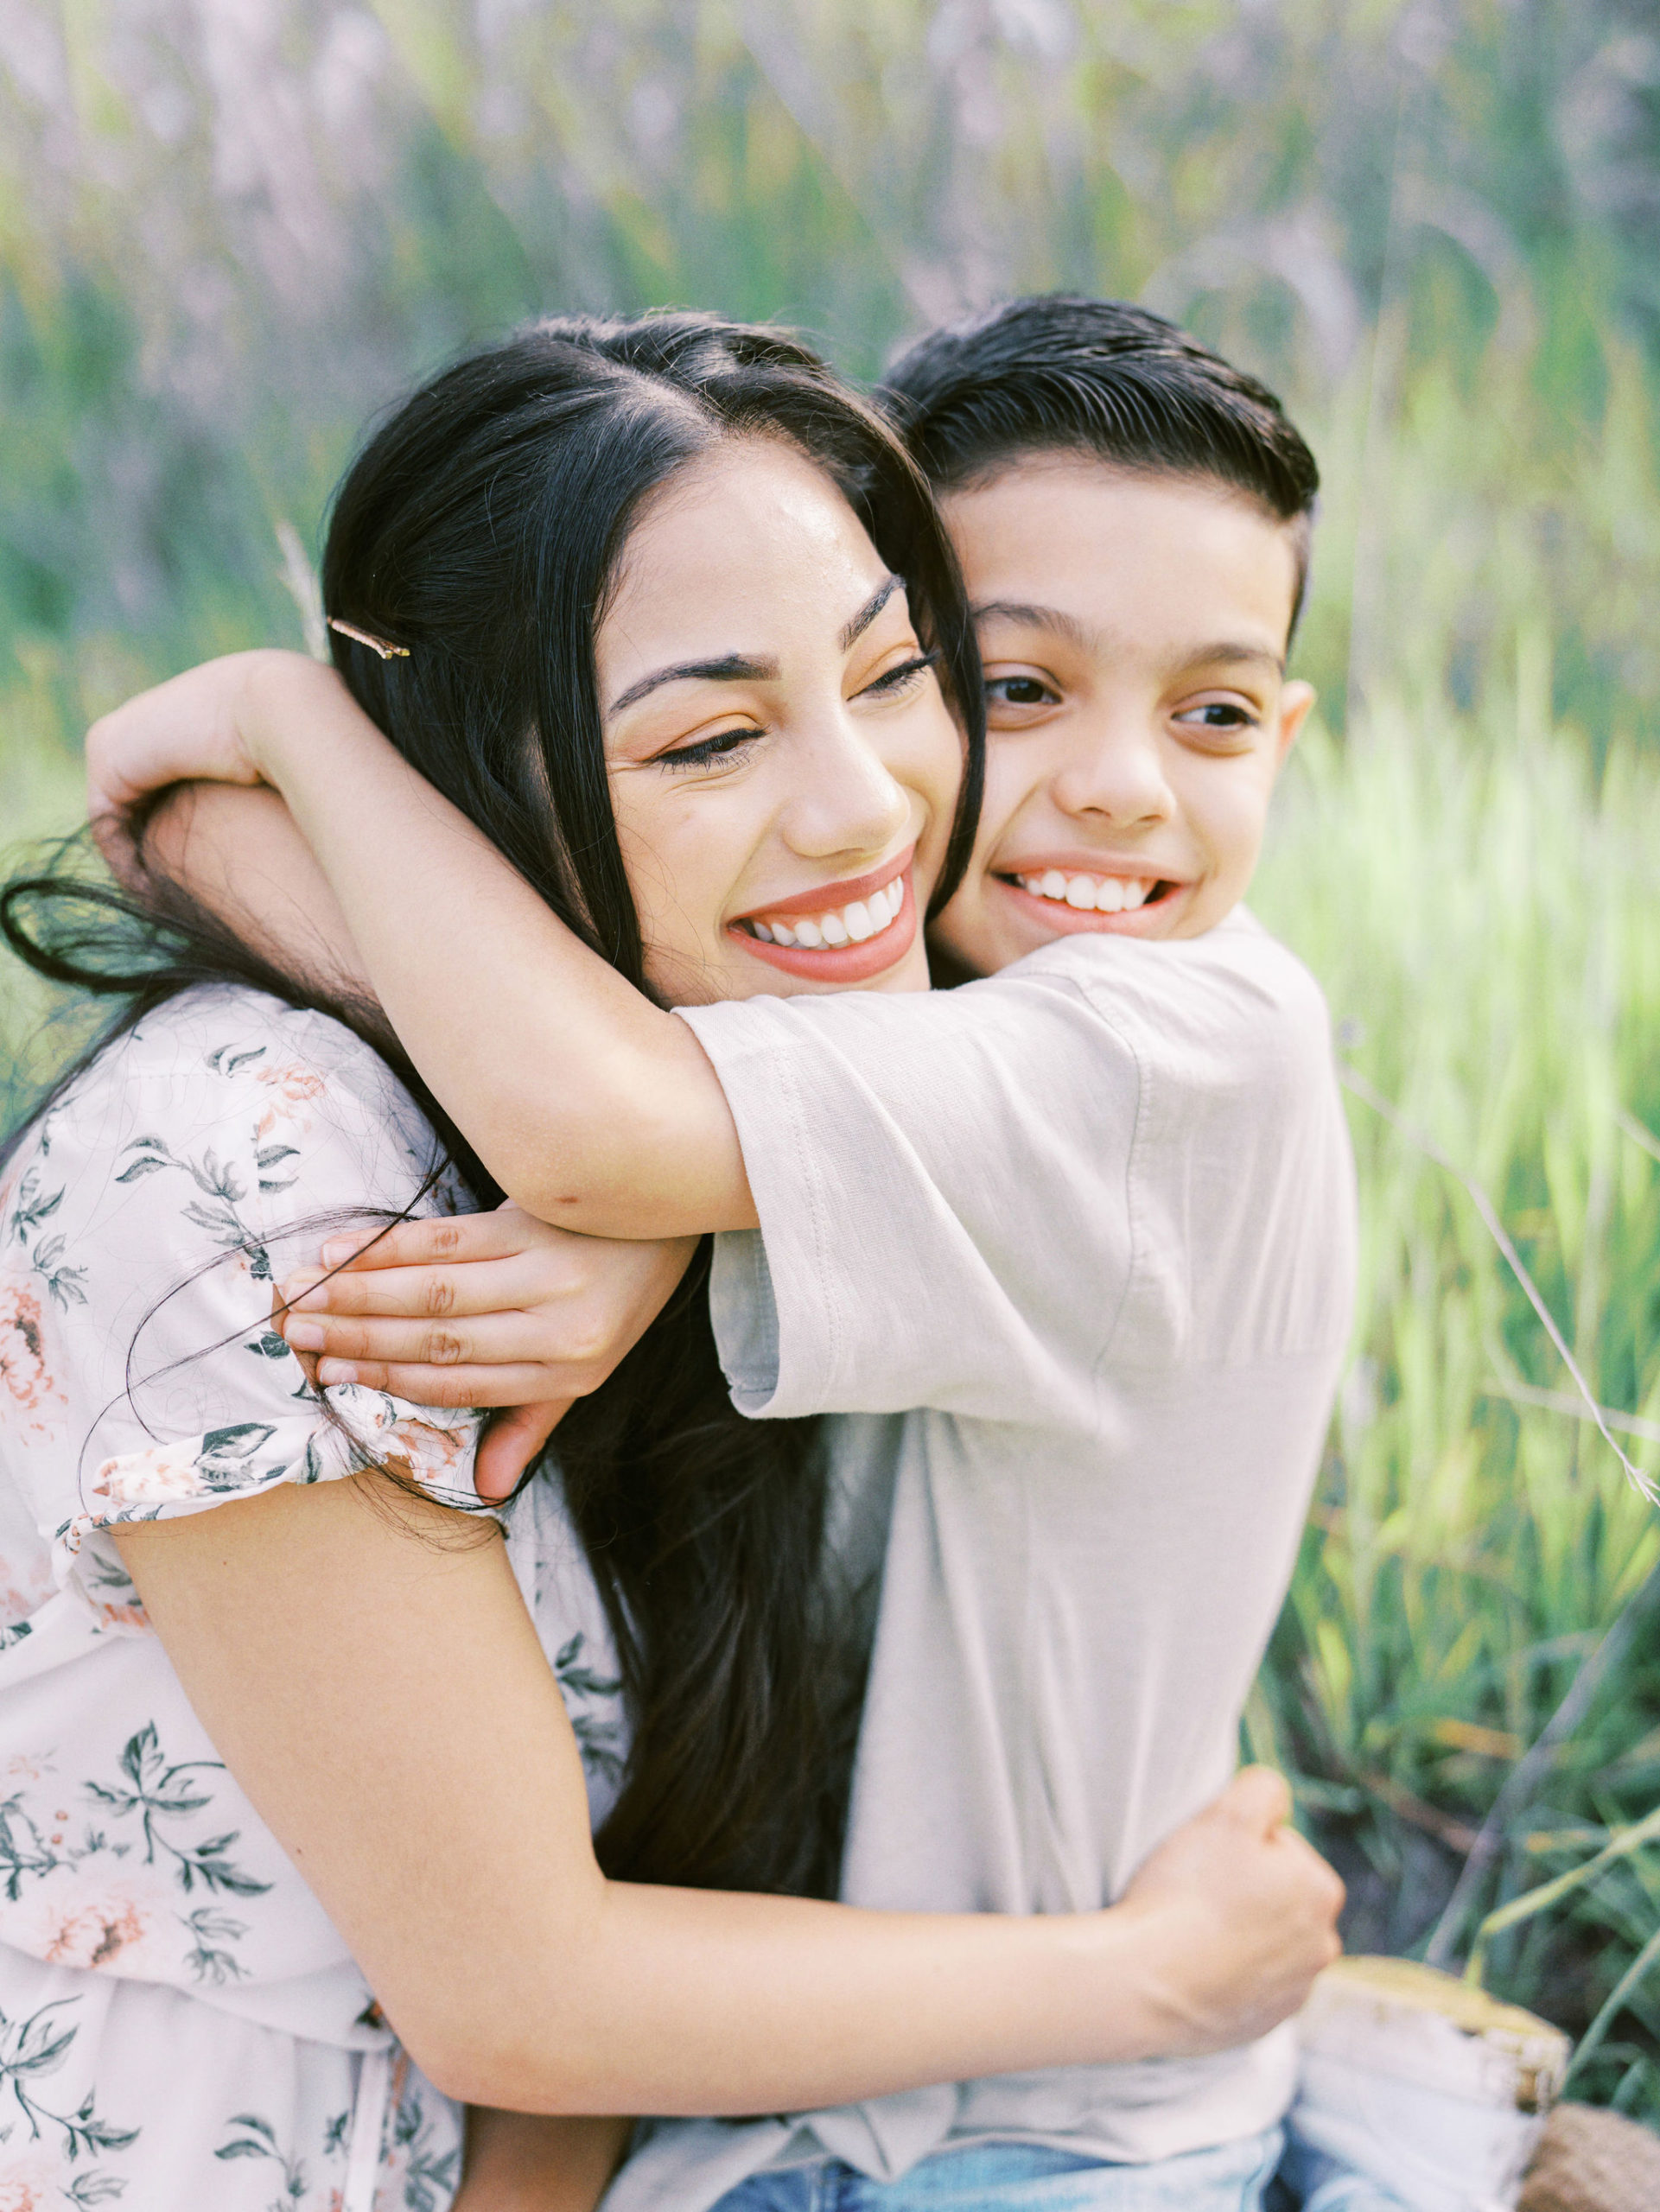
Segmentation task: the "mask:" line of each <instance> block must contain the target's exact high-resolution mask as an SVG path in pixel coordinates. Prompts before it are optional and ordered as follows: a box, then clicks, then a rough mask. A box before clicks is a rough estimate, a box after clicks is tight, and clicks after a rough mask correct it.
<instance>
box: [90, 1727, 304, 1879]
mask: <svg viewBox="0 0 1660 2212" xmlns="http://www.w3.org/2000/svg"><path fill="white" fill-rule="evenodd" d="M121 1769H122V1771H123V1773H124V1775H125V1776H126V1777H127V1780H128V1782H129V1783H130V1785H131V1786H130V1788H129V1789H121V1788H119V1787H117V1788H113V1789H112V1788H110V1787H108V1786H107V1785H106V1784H105V1783H101V1782H89V1783H87V1784H86V1788H87V1789H88V1790H89V1791H90V1792H91V1794H92V1796H93V1797H95V1798H96V1799H97V1800H98V1802H99V1804H100V1805H107V1806H108V1807H109V1808H110V1810H111V1814H112V1815H114V1817H115V1818H116V1819H117V1820H118V1821H124V1820H129V1819H130V1818H131V1816H132V1815H134V1814H135V1813H136V1814H137V1815H138V1817H139V1821H140V1823H141V1825H142V1827H143V1832H144V1863H145V1865H146V1866H154V1865H155V1863H156V1853H157V1852H158V1851H161V1852H164V1853H167V1854H168V1856H169V1858H170V1859H172V1860H173V1862H174V1872H175V1873H176V1874H177V1876H178V1878H179V1881H180V1883H181V1885H182V1887H183V1889H184V1891H185V1892H186V1894H187V1895H188V1894H189V1892H190V1891H192V1890H194V1887H195V1885H196V1884H197V1883H198V1882H200V1884H201V1885H202V1887H203V1888H204V1889H207V1890H225V1891H229V1893H230V1894H231V1895H232V1897H264V1894H265V1892H266V1891H267V1890H269V1889H270V1883H269V1882H257V1881H256V1880H255V1879H254V1878H253V1877H252V1875H251V1874H245V1873H243V1872H241V1871H240V1870H239V1868H237V1867H235V1866H232V1864H231V1862H230V1860H229V1859H227V1858H226V1853H227V1852H228V1851H229V1849H230V1847H231V1846H232V1844H233V1843H235V1842H236V1840H238V1837H239V1834H241V1831H240V1830H239V1829H238V1828H232V1829H230V1830H229V1831H227V1833H226V1834H224V1835H216V1836H212V1837H209V1838H208V1839H207V1840H206V1841H204V1842H201V1843H191V1844H182V1845H181V1844H176V1843H175V1842H174V1841H173V1840H171V1838H170V1837H169V1836H166V1835H164V1834H162V1832H161V1828H160V1826H159V1823H160V1822H162V1821H172V1820H182V1819H183V1818H184V1817H185V1816H186V1815H188V1814H191V1813H200V1812H202V1811H203V1810H205V1809H206V1808H207V1806H209V1805H211V1804H212V1803H213V1797H212V1795H211V1794H210V1793H207V1792H204V1790H203V1789H202V1785H201V1784H200V1783H199V1782H190V1781H187V1780H186V1779H185V1777H187V1776H188V1775H194V1774H196V1773H198V1772H200V1771H201V1770H204V1769H206V1770H211V1771H213V1772H216V1773H220V1774H222V1773H223V1772H224V1770H225V1767H224V1762H223V1760H220V1759H184V1760H181V1762H180V1763H179V1764H177V1765H175V1766H169V1764H168V1762H167V1759H166V1757H165V1755H164V1754H163V1752H162V1747H161V1743H160V1740H159V1738H158V1737H157V1735H156V1724H155V1722H154V1721H153V1720H152V1721H149V1722H147V1723H146V1725H145V1726H143V1728H141V1729H140V1730H139V1731H138V1732H137V1735H136V1736H130V1737H129V1738H128V1739H127V1744H126V1748H125V1749H124V1751H123V1752H122V1754H121Z"/></svg>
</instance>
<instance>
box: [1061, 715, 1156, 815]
mask: <svg viewBox="0 0 1660 2212" xmlns="http://www.w3.org/2000/svg"><path fill="white" fill-rule="evenodd" d="M1050 789H1051V791H1053V796H1054V801H1055V804H1056V805H1057V806H1058V807H1059V809H1060V810H1061V812H1062V813H1063V814H1072V815H1084V814H1098V815H1103V816H1104V817H1106V818H1107V819H1108V820H1109V821H1110V822H1111V823H1114V824H1116V826H1117V827H1119V828H1121V829H1129V828H1131V827H1133V826H1134V825H1135V823H1144V822H1164V821H1167V820H1168V819H1169V817H1170V816H1171V815H1172V814H1173V812H1174V811H1175V798H1174V796H1173V793H1172V791H1171V789H1170V785H1169V784H1168V782H1167V779H1166V777H1165V772H1164V762H1163V760H1162V758H1161V747H1160V746H1159V743H1158V741H1157V739H1156V738H1155V737H1154V735H1153V734H1152V733H1151V732H1141V731H1134V732H1132V731H1127V730H1122V729H1120V730H1116V731H1110V732H1108V733H1106V734H1103V735H1102V736H1100V737H1098V738H1097V741H1095V742H1094V743H1092V744H1091V745H1089V746H1087V747H1078V748H1077V749H1075V750H1073V751H1072V752H1071V753H1069V754H1068V755H1067V757H1066V759H1065V760H1064V761H1063V762H1062V763H1061V764H1060V766H1059V768H1058V769H1057V770H1056V772H1055V774H1054V777H1053V779H1052V782H1051V785H1050Z"/></svg>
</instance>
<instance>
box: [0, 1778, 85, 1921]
mask: <svg viewBox="0 0 1660 2212" xmlns="http://www.w3.org/2000/svg"><path fill="white" fill-rule="evenodd" d="M101 1841H102V1839H101V1838H91V1839H89V1840H88V1844H87V1848H86V1850H84V1851H77V1850H75V1849H73V1847H72V1848H70V1849H67V1850H60V1849H58V1848H57V1847H55V1846H54V1845H52V1844H49V1843H48V1841H47V1840H46V1838H45V1836H44V1835H43V1834H42V1833H41V1830H40V1829H39V1828H38V1827H36V1826H35V1821H34V1819H33V1817H32V1816H31V1815H29V1813H28V1812H26V1811H25V1810H24V1808H23V1793H22V1790H19V1791H17V1793H16V1795H15V1796H10V1797H8V1798H7V1799H6V1800H5V1801H4V1802H3V1803H0V1889H3V1890H4V1891H5V1894H6V1897H7V1899H8V1901H9V1902H10V1904H16V1903H17V1900H18V1899H19V1898H20V1897H22V1893H23V1883H24V1880H25V1878H26V1877H28V1876H29V1875H30V1874H33V1875H35V1876H36V1877H37V1878H43V1877H44V1876H46V1875H48V1874H50V1873H53V1872H55V1870H56V1869H57V1868H58V1867H60V1866H73V1865H74V1864H75V1862H76V1861H77V1860H78V1859H85V1858H86V1857H87V1856H88V1854H89V1853H91V1852H92V1851H95V1850H97V1849H98V1848H99V1845H100V1843H101Z"/></svg>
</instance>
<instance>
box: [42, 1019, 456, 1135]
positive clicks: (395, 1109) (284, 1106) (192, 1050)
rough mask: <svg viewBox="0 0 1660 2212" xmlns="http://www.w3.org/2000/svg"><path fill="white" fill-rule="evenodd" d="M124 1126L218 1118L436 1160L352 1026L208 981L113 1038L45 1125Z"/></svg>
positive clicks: (206, 1122)
mask: <svg viewBox="0 0 1660 2212" xmlns="http://www.w3.org/2000/svg"><path fill="white" fill-rule="evenodd" d="M112 1105H113V1106H115V1107H117V1108H118V1115H117V1119H118V1122H119V1123H120V1124H122V1125H124V1124H125V1123H126V1122H128V1121H129V1120H130V1116H131V1115H132V1113H133V1112H134V1111H135V1110H137V1109H140V1108H143V1109H148V1110H149V1114H150V1116H151V1117H152V1118H154V1117H155V1116H157V1115H159V1116H162V1119H163V1120H164V1121H165V1122H168V1123H169V1124H172V1125H174V1126H175V1127H176V1126H178V1125H180V1124H185V1125H192V1126H194V1125H200V1126H202V1127H204V1128H207V1127H211V1126H212V1125H213V1123H214V1122H217V1121H219V1120H220V1119H229V1120H234V1121H235V1122H238V1123H239V1124H240V1123H241V1122H243V1121H245V1120H246V1119H247V1118H248V1117H249V1116H251V1117H252V1118H251V1126H253V1127H255V1128H259V1127H261V1126H262V1125H263V1126H266V1127H269V1128H275V1127H276V1125H277V1124H278V1123H283V1124H287V1125H289V1127H290V1128H291V1130H293V1131H295V1132H296V1133H299V1134H309V1133H310V1132H311V1131H312V1130H313V1129H315V1128H317V1127H319V1126H321V1127H323V1128H328V1129H329V1130H331V1131H333V1132H336V1133H339V1134H340V1135H348V1136H353V1137H361V1136H363V1135H367V1134H368V1133H369V1132H370V1131H371V1130H373V1129H379V1130H383V1131H385V1132H386V1133H388V1134H389V1135H393V1136H395V1137H396V1138H398V1140H400V1141H402V1143H403V1144H404V1147H406V1148H407V1149H409V1150H410V1152H411V1153H412V1154H420V1155H426V1154H429V1153H430V1151H431V1148H432V1131H431V1128H430V1125H429V1123H428V1122H427V1121H426V1118H425V1116H423V1114H422V1113H421V1111H420V1109H419V1108H418V1107H417V1105H416V1103H415V1101H414V1100H413V1099H412V1098H411V1097H410V1095H409V1093H408V1091H407V1090H405V1089H404V1085H403V1084H401V1083H400V1082H399V1081H398V1077H396V1076H395V1075H394V1074H393V1072H392V1071H391V1068H389V1067H388V1066H387V1065H386V1063H385V1060H383V1059H382V1058H381V1057H380V1055H379V1054H378V1052H375V1051H374V1049H373V1047H372V1046H370V1045H368V1044H366V1042H365V1041H364V1040H363V1039H362V1038H360V1037H359V1036H358V1035H357V1034H356V1033H354V1032H353V1030H351V1029H349V1028H347V1026H346V1024H345V1023H344V1022H341V1021H339V1020H335V1019H334V1017H333V1016H332V1015H329V1014H321V1013H319V1012H318V1011H316V1010H315V1008H312V1007H295V1006H290V1005H289V1004H287V1003H286V1002H285V1001H283V1000H281V999H278V998H274V997H272V996H271V995H270V994H269V993H268V992H265V991H259V990H255V989H253V988H251V987H249V986H247V985H244V984H237V983H208V984H203V985H200V986H199V987H198V988H196V989H194V990H191V991H185V992H181V993H180V995H178V996H177V997H175V998H172V999H169V1000H168V1001H166V1002H165V1003H164V1004H163V1005H162V1006H159V1007H154V1008H153V1009H152V1010H151V1011H150V1012H149V1013H148V1014H144V1015H143V1017H142V1018H141V1019H140V1020H138V1021H137V1022H135V1023H134V1024H133V1025H132V1027H130V1028H129V1029H127V1030H125V1031H124V1032H123V1033H121V1034H120V1035H118V1036H117V1037H116V1038H114V1039H112V1040H111V1042H110V1044H108V1045H107V1046H105V1048H104V1050H103V1051H102V1052H99V1054H98V1055H97V1057H96V1058H94V1059H93V1060H92V1062H91V1064H90V1065H88V1066H87V1067H86V1068H85V1069H84V1070H83V1071H81V1073H80V1075H79V1076H78V1077H76V1078H75V1080H74V1081H73V1083H72V1084H70V1085H69V1086H68V1087H67V1090H64V1091H63V1092H62V1093H60V1096H59V1097H58V1098H57V1100H56V1101H55V1102H54V1104H53V1106H52V1109H51V1110H50V1112H49V1114H48V1116H47V1117H46V1119H47V1121H48V1123H52V1124H56V1125H57V1127H58V1128H63V1127H65V1126H66V1125H67V1124H72V1123H73V1124H77V1125H79V1126H80V1128H81V1129H82V1130H83V1131H87V1132H89V1131H90V1129H91V1128H93V1127H95V1126H97V1125H98V1123H99V1122H101V1121H102V1120H103V1119H104V1118H105V1109H108V1108H110V1107H111V1106H112Z"/></svg>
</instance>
